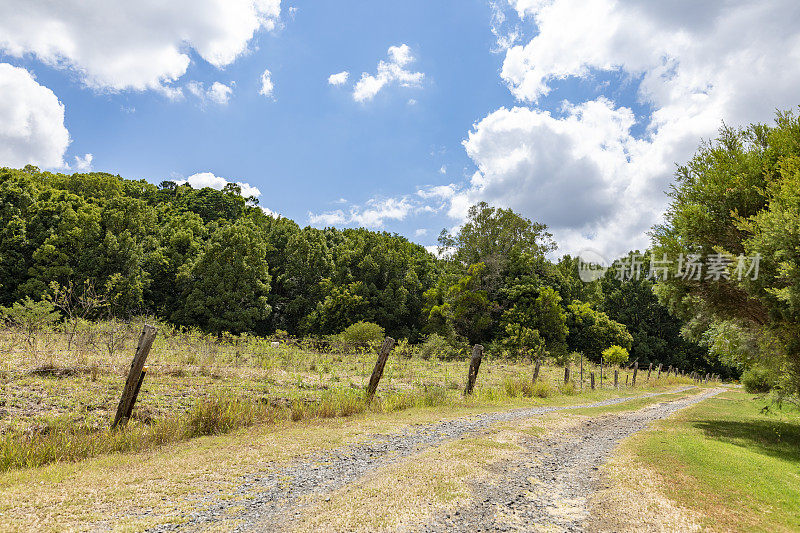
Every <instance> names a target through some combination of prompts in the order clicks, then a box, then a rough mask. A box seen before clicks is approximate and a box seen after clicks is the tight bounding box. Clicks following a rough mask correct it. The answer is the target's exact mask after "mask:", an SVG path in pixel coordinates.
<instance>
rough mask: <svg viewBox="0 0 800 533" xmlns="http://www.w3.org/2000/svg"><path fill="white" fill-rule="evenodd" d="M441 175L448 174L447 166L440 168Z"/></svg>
mask: <svg viewBox="0 0 800 533" xmlns="http://www.w3.org/2000/svg"><path fill="white" fill-rule="evenodd" d="M439 174H447V165H442V166H441V167H439Z"/></svg>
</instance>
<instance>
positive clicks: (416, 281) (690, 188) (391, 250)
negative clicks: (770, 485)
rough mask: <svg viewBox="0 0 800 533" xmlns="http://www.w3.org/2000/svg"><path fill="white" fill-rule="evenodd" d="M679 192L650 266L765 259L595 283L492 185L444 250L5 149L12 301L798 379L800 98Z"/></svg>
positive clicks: (222, 328)
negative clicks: (359, 329)
mask: <svg viewBox="0 0 800 533" xmlns="http://www.w3.org/2000/svg"><path fill="white" fill-rule="evenodd" d="M669 196H670V200H671V201H670V207H669V210H668V212H667V215H666V217H665V222H664V224H663V225H661V226H658V227H656V228H653V231H652V238H653V241H652V249H651V250H645V251H633V252H632V254H634V255H632V257H639V256H641V257H642V258H643V264H642V268H643V270H645V271H646V270H647V269H648V266H649V265H648V258H649V257H651V256H652V257H661V256H662V254H670V256H678V255H679V254H700V255H703V256H709V255H711V254H718V255H720V256H724V257H729V258H735V257H737V256H739V255H741V254H748V255H752V254H759V257H760V258H761V260H760V274H759V276H758V278H757V279H751V277H750V276H748V277H745V278H744V279H738V278H736V276H725V277H722V278H720V279H706V278H705V277H701V278H700V279H684V278H681V277H679V276H665V277H664V279H656V278H653V277H652V276H651V277H646V276H643V277H641V278H639V279H620V278H621V276H619V275H618V274H619V272H618V270H616V269H613V268H612V269H609V270H608V271H607V272H606V273H605V275H604V276H602V277H601V278H600V279H597V280H595V281H592V282H589V283H586V282H584V281H581V279H580V278H579V275H578V269H579V261H578V259H576V258H573V257H570V256H567V255H565V256H562V257H560V259H558V260H553V259H552V258H553V257H554V254H555V253H556V251H557V243H555V242H554V241H553V238H552V236H551V234H550V233H548V229H547V227H546V226H545V225H543V224H540V223H537V222H535V221H531V220H528V219H526V218H524V217H522V216H520V215H519V214H517V213H515V212H513V211H512V210H509V209H501V208H495V207H492V206H489V205H487V204H484V203H481V204H478V205H474V206H472V207H471V208H470V210H469V215H468V218H467V220H466V221H465V223H464V224H463V225H462V226H461V227H460V229H459V230H458V231H457V232H456V233H451V232H448V231H444V230H443V231H442V233H441V235H440V237H439V243H440V251H441V252H442V253H441V254H440V256H439V257H437V256H435V255H434V254H432V253H430V252H428V251H427V250H426V249H425V248H424V247H422V246H420V245H417V244H414V243H412V242H410V241H409V240H408V239H406V238H404V237H402V236H400V235H397V234H390V233H385V232H374V231H369V230H366V229H342V230H340V229H335V228H325V229H317V228H313V227H300V226H299V225H298V224H297V223H296V222H294V221H292V220H290V219H287V218H284V217H278V216H274V215H271V214H266V213H265V212H264V211H263V210H262V209H260V208H259V207H258V201H257V200H256V199H255V198H245V197H243V196H242V194H241V190H240V188H239V187H238V186H236V185H228V186H227V187H226V188H225V189H223V190H221V191H218V190H214V189H211V188H203V189H193V188H192V187H191V186H190V185H188V184H181V185H179V184H176V183H175V182H171V181H164V182H161V183H160V184H159V185H153V184H151V183H149V182H147V181H145V180H129V179H125V178H123V177H120V176H116V175H111V174H107V173H101V172H92V173H77V174H71V175H68V174H59V173H51V172H44V171H40V170H39V169H37V168H36V167H32V166H28V167H25V168H23V169H10V168H3V169H0V220H1V221H2V222H1V223H0V306H3V308H4V309H5V310H6V311H5V313H6V315H7V316H12V315H13V309H14V308H15V307H16V308H17V309H22V308H26V307H27V308H35V307H36V306H37V305H40V304H41V302H46V303H48V304H49V305H55V304H56V303H57V301H58V300H59V298H61V299H62V300H63V299H64V298H70V299H74V300H75V301H77V302H83V306H84V308H85V309H84V311H85V313H86V314H87V317H88V318H106V317H109V316H113V317H117V318H123V319H124V318H129V317H132V316H141V315H154V316H156V317H158V318H159V319H161V320H165V321H168V322H170V323H173V324H175V325H178V326H184V327H187V328H198V329H200V330H203V331H206V332H211V333H217V334H221V333H223V332H229V333H232V334H241V333H249V334H255V335H275V334H279V335H291V336H297V337H315V338H319V339H320V341H321V342H324V339H325V336H327V335H331V334H337V333H340V332H342V331H343V330H344V329H345V328H347V327H349V326H351V325H353V324H356V323H360V322H369V323H375V324H378V325H379V326H380V327H382V328H383V329H384V331H385V332H386V334H388V335H391V336H393V337H395V338H398V339H407V340H408V341H409V342H412V343H423V342H424V343H426V344H427V345H429V346H432V347H434V348H436V349H437V350H440V351H441V353H442V354H443V355H450V356H457V355H458V354H460V353H466V347H467V346H469V345H470V344H475V343H482V344H484V345H485V346H486V347H487V352H488V353H491V354H497V355H503V356H507V357H532V358H533V357H542V356H550V357H554V358H557V359H558V358H561V359H565V358H567V357H569V356H570V354H574V353H580V354H582V355H584V356H585V357H587V358H588V359H590V360H593V361H599V360H600V358H601V354H602V353H603V352H604V350H606V349H608V348H610V347H612V346H618V347H622V348H625V349H626V350H629V352H630V361H631V362H632V361H634V360H636V361H638V362H639V365H640V366H641V365H647V364H649V363H651V362H652V363H656V364H658V363H661V364H663V365H664V366H665V367H666V366H667V365H672V366H674V367H677V368H681V369H682V370H684V371H693V370H695V371H699V372H715V373H718V374H721V375H722V376H726V377H732V378H738V377H739V376H740V374H741V373H742V372H747V373H748V375H749V376H750V379H754V380H756V379H757V380H758V381H759V383H760V386H762V388H765V389H770V388H774V389H776V390H780V391H783V392H788V393H796V392H797V388H798V376H800V340H799V339H800V338H799V337H798V322H799V321H800V248H799V247H798V242H800V121H798V118H797V116H795V114H793V113H791V112H788V113H780V114H778V116H777V119H776V123H775V125H773V126H767V125H761V124H757V125H752V126H750V127H748V128H745V129H741V130H734V129H729V128H723V129H722V130H721V131H720V135H719V137H718V138H717V139H715V140H713V141H709V142H705V143H703V144H702V145H701V146H700V147H699V149H698V151H697V153H696V155H695V156H694V157H693V158H692V160H691V161H689V162H687V163H686V164H685V165H682V166H680V167H679V168H678V170H677V172H676V178H675V182H674V185H673V187H672V190H671V192H670V193H669ZM733 267H734V262H733V260H732V259H731V263H730V265H729V268H730V269H733ZM65 295H66V296H65ZM91 302H93V304H92V303H91ZM56 307H58V306H56Z"/></svg>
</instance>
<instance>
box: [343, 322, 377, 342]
mask: <svg viewBox="0 0 800 533" xmlns="http://www.w3.org/2000/svg"><path fill="white" fill-rule="evenodd" d="M383 337H384V332H383V328H382V327H380V326H379V325H378V324H373V323H372V322H364V321H363V320H362V321H361V322H356V323H355V324H351V325H349V326H347V329H345V330H344V331H343V332H342V340H343V341H344V342H345V343H346V344H348V345H349V346H352V347H354V348H366V347H368V346H372V345H374V344H378V343H379V342H381V341H382V340H383Z"/></svg>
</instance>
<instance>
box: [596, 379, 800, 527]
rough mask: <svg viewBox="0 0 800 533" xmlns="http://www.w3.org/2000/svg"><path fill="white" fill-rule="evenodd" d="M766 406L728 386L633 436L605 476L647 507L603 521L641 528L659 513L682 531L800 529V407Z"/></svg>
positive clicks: (764, 402) (609, 525)
mask: <svg viewBox="0 0 800 533" xmlns="http://www.w3.org/2000/svg"><path fill="white" fill-rule="evenodd" d="M766 405H767V402H766V401H764V400H758V399H756V398H754V397H753V396H752V395H748V394H746V393H744V392H743V391H739V390H731V391H728V392H725V393H724V394H721V395H719V396H717V397H715V398H712V399H710V400H707V401H705V402H702V403H700V404H698V405H696V406H694V407H691V408H689V409H686V410H684V411H681V412H679V413H677V414H676V415H674V416H673V417H671V418H670V419H668V420H664V421H661V422H659V423H658V424H657V425H656V427H655V429H654V430H653V431H648V432H644V433H640V434H638V435H635V436H634V437H632V438H631V439H630V440H629V441H627V442H626V443H625V444H624V445H623V447H622V449H621V450H620V452H619V454H618V455H617V457H615V458H614V460H612V462H611V463H610V465H609V466H608V470H607V476H608V481H609V485H611V486H614V487H615V492H616V493H617V494H618V495H619V494H623V495H624V494H627V496H626V497H625V499H626V500H627V501H634V502H636V503H637V504H638V505H643V503H642V502H644V501H647V502H648V504H647V505H646V506H645V507H648V508H647V509H644V508H643V509H640V511H641V512H632V513H630V515H628V516H627V518H626V514H625V513H622V514H621V515H620V516H618V518H619V519H620V520H623V522H620V523H616V524H614V523H611V524H606V527H607V528H608V529H609V530H621V529H622V530H634V529H639V530H646V529H648V527H646V526H647V522H646V517H647V516H652V515H653V514H658V515H661V516H663V517H665V519H666V520H667V521H668V522H667V523H671V524H672V527H674V528H677V529H681V530H693V529H696V530H701V529H702V530H710V531H765V532H766V531H770V532H772V531H798V530H800V410H798V409H797V408H796V407H792V406H784V407H783V408H782V409H778V408H777V407H776V406H774V405H771V406H770V407H769V409H768V410H764V411H762V409H763V408H764V407H765V406H766ZM648 492H649V494H648ZM601 507H602V505H601ZM625 520H627V521H625ZM670 520H671V522H670ZM660 524H661V526H662V527H663V522H662V523H659V522H656V523H654V524H653V526H654V527H658V526H659V525H660ZM667 529H670V527H667Z"/></svg>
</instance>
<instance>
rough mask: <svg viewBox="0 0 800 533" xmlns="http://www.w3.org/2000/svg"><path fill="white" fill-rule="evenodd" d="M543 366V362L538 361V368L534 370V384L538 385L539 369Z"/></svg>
mask: <svg viewBox="0 0 800 533" xmlns="http://www.w3.org/2000/svg"><path fill="white" fill-rule="evenodd" d="M541 366H542V360H541V359H537V360H536V368H534V369H533V380H532V383H536V380H537V379H539V368H541Z"/></svg>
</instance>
